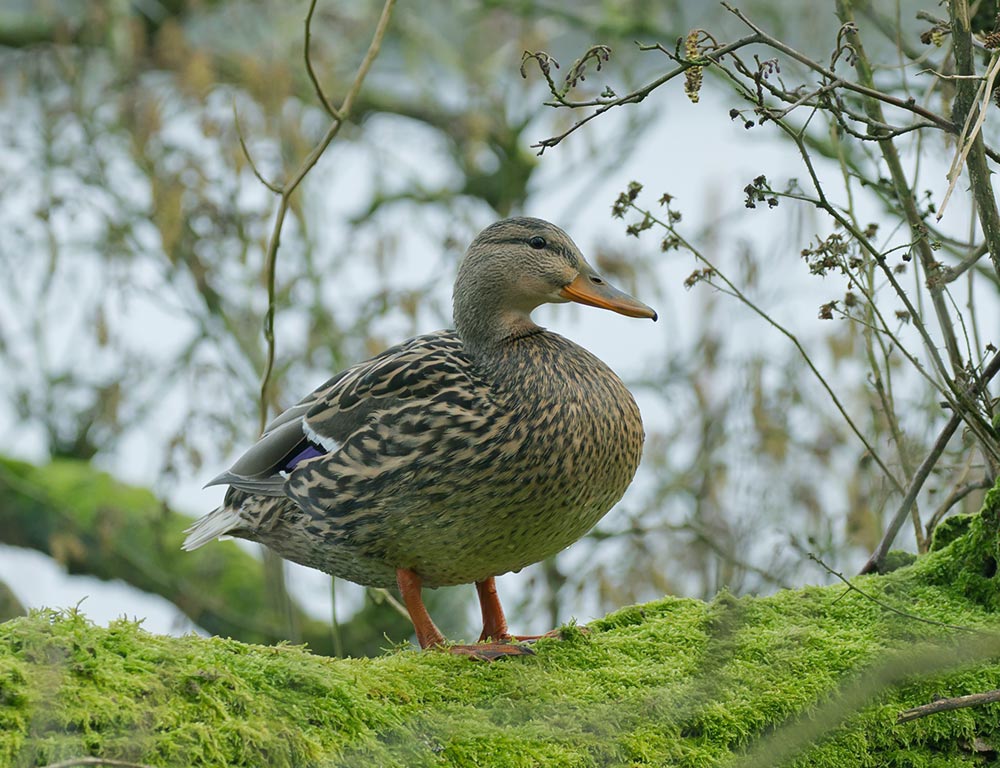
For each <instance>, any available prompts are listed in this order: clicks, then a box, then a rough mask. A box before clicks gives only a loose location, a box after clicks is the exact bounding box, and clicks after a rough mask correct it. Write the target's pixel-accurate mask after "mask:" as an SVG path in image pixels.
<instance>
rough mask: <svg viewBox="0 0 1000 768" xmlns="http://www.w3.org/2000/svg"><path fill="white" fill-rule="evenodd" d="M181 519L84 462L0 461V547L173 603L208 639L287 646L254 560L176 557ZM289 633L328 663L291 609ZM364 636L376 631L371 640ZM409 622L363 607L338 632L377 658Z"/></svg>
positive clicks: (220, 550) (326, 634)
mask: <svg viewBox="0 0 1000 768" xmlns="http://www.w3.org/2000/svg"><path fill="white" fill-rule="evenodd" d="M191 522H192V520H191V518H189V517H186V516H184V515H181V514H178V513H177V512H175V511H173V510H171V509H170V508H169V507H168V506H167V505H166V504H164V503H163V502H162V501H160V500H159V499H157V498H156V496H154V495H153V494H152V493H151V492H150V491H148V490H147V489H145V488H138V487H135V486H131V485H126V484H124V483H121V482H119V481H117V480H116V479H114V478H113V477H111V476H110V475H108V474H106V473H104V472H100V471H98V470H96V469H95V468H94V467H93V466H92V465H90V464H88V463H87V462H84V461H78V460H72V459H57V460H54V461H52V462H51V463H49V464H46V465H43V466H36V465H33V464H28V463H25V462H22V461H16V460H13V459H9V458H4V457H0V542H3V543H4V544H11V545H13V546H19V547H27V548H30V549H35V550H37V551H39V552H43V553H45V554H47V555H50V556H51V557H53V558H55V559H56V560H57V561H59V562H60V563H62V564H63V565H64V566H65V567H66V568H67V570H69V572H70V573H84V574H88V575H90V576H96V577H97V578H99V579H122V580H123V581H125V582H127V583H129V584H131V585H133V586H135V587H137V588H138V589H141V590H143V591H146V592H151V593H153V594H156V595H160V596H161V597H165V598H166V599H167V600H170V601H171V602H173V603H174V604H175V605H177V607H178V608H179V609H180V610H181V611H182V612H183V613H184V614H185V615H187V616H188V617H189V618H190V619H191V620H192V621H193V622H194V623H195V624H197V625H198V626H200V627H202V628H204V629H205V630H206V631H207V632H209V633H211V634H213V635H221V636H223V637H234V638H238V639H240V640H243V641H245V642H252V643H277V642H282V641H284V640H287V639H288V620H287V617H286V616H284V615H279V614H278V613H277V612H276V611H275V609H274V608H273V604H272V601H269V600H268V599H267V591H266V589H265V585H264V574H263V571H262V568H261V563H260V561H259V560H257V559H255V558H254V557H253V556H252V555H250V554H248V553H246V552H244V551H243V550H242V549H240V548H239V547H238V546H237V545H236V544H235V543H234V542H218V543H213V544H212V545H211V546H210V547H205V548H203V549H200V550H198V551H196V552H183V551H181V548H180V547H181V542H182V541H183V540H184V529H185V528H186V527H187V526H189V525H190V524H191ZM292 624H293V625H294V627H295V628H296V629H297V631H298V636H299V638H301V640H302V641H303V642H305V643H307V644H308V645H309V647H310V648H312V649H313V651H314V652H316V653H321V654H333V651H334V648H333V636H332V632H331V629H330V624H329V623H328V622H323V621H317V620H315V619H313V618H310V617H309V616H308V615H306V614H305V613H304V612H303V611H302V610H301V609H299V608H298V607H295V606H293V616H292ZM373 627H378V629H377V631H376V630H374V629H373ZM411 629H412V628H411V627H410V624H409V621H407V620H406V619H405V618H404V617H401V616H399V615H398V614H397V613H396V612H395V611H394V610H392V609H391V608H389V607H388V606H384V605H383V606H379V605H374V604H368V605H366V607H365V609H364V610H363V611H362V613H361V614H359V615H358V616H356V617H355V619H354V620H352V621H351V622H350V623H347V624H345V625H343V626H342V627H341V635H342V638H343V645H344V647H345V648H346V649H348V650H349V651H350V652H352V653H354V654H362V653H365V654H371V653H378V652H379V651H380V650H381V648H382V647H384V646H385V644H386V643H385V636H386V635H388V636H389V637H392V638H399V639H404V638H406V637H409V635H410V632H411Z"/></svg>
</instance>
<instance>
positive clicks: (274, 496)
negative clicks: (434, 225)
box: [183, 217, 657, 660]
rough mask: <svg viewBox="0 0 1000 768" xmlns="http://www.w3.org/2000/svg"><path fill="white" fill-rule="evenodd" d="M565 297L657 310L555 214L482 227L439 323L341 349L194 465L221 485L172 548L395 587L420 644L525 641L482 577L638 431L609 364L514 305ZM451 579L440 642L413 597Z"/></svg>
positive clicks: (542, 536) (627, 472)
mask: <svg viewBox="0 0 1000 768" xmlns="http://www.w3.org/2000/svg"><path fill="white" fill-rule="evenodd" d="M567 302H576V303H578V304H583V305H586V306H589V307H597V308H602V309H606V310H611V311H613V312H616V313H618V314H621V315H625V316H627V317H632V318H649V319H652V320H654V321H655V320H656V319H657V314H656V312H655V311H654V310H653V309H652V308H650V307H649V306H647V305H646V304H643V303H642V302H640V301H639V300H638V299H635V298H633V297H632V296H630V295H628V294H627V293H625V292H623V291H621V290H619V289H618V288H616V287H614V286H613V285H612V284H611V283H610V282H609V281H608V280H606V279H605V278H604V277H602V276H601V275H600V274H599V273H598V271H597V270H596V269H595V268H594V267H593V266H591V265H590V264H589V263H588V262H587V260H586V259H585V258H584V256H583V254H582V253H581V252H580V249H579V248H578V247H577V246H576V244H575V243H574V242H573V241H572V239H570V237H569V235H567V234H566V232H564V231H563V230H562V229H560V228H559V227H557V226H556V225H554V224H551V223H549V222H547V221H544V220H542V219H537V218H529V217H516V218H508V219H504V220H501V221H498V222H496V223H494V224H491V225H490V226H488V227H486V228H485V229H484V230H483V231H482V232H480V233H479V235H477V236H476V237H475V239H473V241H472V243H471V244H470V245H469V247H468V250H467V251H466V253H465V255H464V257H463V259H462V261H461V264H460V266H459V269H458V272H457V276H456V279H455V284H454V289H453V319H454V328H453V329H448V330H440V331H435V332H433V333H427V334H424V335H420V336H416V337H414V338H411V339H409V340H407V341H404V342H402V343H401V344H397V345H395V346H393V347H390V348H389V349H387V350H385V351H384V352H382V353H381V354H378V355H376V356H374V357H372V358H370V359H368V360H365V361H363V362H360V363H357V364H356V365H353V366H351V367H349V368H347V369H346V370H344V371H342V372H340V373H338V374H337V375H335V376H333V378H331V379H329V380H328V381H327V382H326V383H324V384H323V385H322V386H320V387H319V388H317V389H316V390H314V391H313V392H311V393H310V394H309V395H307V396H306V397H305V398H303V399H302V400H300V401H299V402H298V403H296V404H295V405H293V406H292V407H290V408H288V409H287V410H286V411H284V412H283V413H281V414H280V415H278V416H277V417H276V418H275V419H274V420H273V421H271V423H270V424H268V425H267V427H266V429H265V431H264V433H263V435H262V436H261V437H260V438H259V440H258V441H257V442H256V443H255V444H254V445H253V446H251V447H250V448H249V450H247V451H246V453H244V454H243V455H242V456H241V457H240V458H239V459H238V460H237V461H236V462H235V463H234V464H233V465H232V467H230V468H229V469H228V470H226V471H225V472H223V473H222V474H220V475H218V476H217V477H216V478H214V479H213V480H212V481H211V482H209V483H208V485H207V486H206V487H208V486H213V485H226V486H228V489H227V491H226V494H225V498H224V501H223V504H222V505H221V506H219V507H218V508H216V509H215V510H213V511H212V512H210V513H208V514H207V515H205V516H204V517H202V518H201V519H199V520H198V521H197V522H196V523H195V524H194V525H192V526H191V527H190V528H189V529H188V530H187V531H186V533H187V538H186V540H185V542H184V545H183V548H184V549H186V550H193V549H197V548H198V547H201V546H202V545H204V544H206V543H208V542H210V541H212V540H214V539H217V538H220V537H223V536H225V537H236V538H241V539H246V540H249V541H253V542H258V543H260V544H263V545H265V546H267V547H269V548H270V549H271V550H273V551H274V552H276V553H277V554H279V555H280V556H281V557H283V558H285V559H287V560H291V561H293V562H296V563H300V564H302V565H305V566H308V567H310V568H315V569H317V570H320V571H322V572H325V573H327V574H330V575H332V576H336V577H340V578H343V579H347V580H349V581H352V582H355V583H357V584H361V585H364V586H369V587H384V588H397V589H398V590H399V593H400V595H401V596H402V601H403V604H404V605H405V607H406V609H407V611H408V613H409V615H410V618H411V620H412V622H413V627H414V631H415V634H416V640H417V642H418V644H419V645H420V647H421V648H422V649H440V650H445V651H448V652H450V653H454V654H459V655H466V656H469V657H472V658H475V659H484V660H493V659H495V658H501V657H504V656H509V655H520V654H525V653H531V651H530V650H529V649H528V647H527V646H526V645H525V644H524V643H522V642H520V641H522V640H527V639H529V638H528V636H523V635H521V636H515V635H511V634H510V632H509V630H508V626H507V621H506V618H505V616H504V612H503V608H502V606H501V603H500V599H499V597H498V594H497V589H496V577H497V576H500V575H502V574H505V573H509V572H517V571H520V570H521V569H522V568H525V567H526V566H528V565H531V564H533V563H537V562H539V561H542V560H544V559H546V558H549V557H552V556H553V555H555V554H556V553H558V552H560V551H562V550H563V549H565V548H567V547H568V546H570V545H571V544H572V543H574V542H575V541H577V540H578V539H580V538H581V537H582V536H583V535H584V534H586V533H587V532H588V531H589V530H590V529H591V528H592V527H593V526H594V525H595V524H596V523H597V522H598V521H599V520H600V519H601V518H602V517H604V515H605V514H606V513H607V512H608V511H609V510H610V509H611V508H612V507H613V506H614V505H615V504H616V503H617V502H618V501H619V500H620V499H621V497H622V496H623V495H624V493H625V490H626V489H627V488H628V486H629V485H630V483H631V482H632V479H633V477H634V475H635V472H636V469H637V468H638V466H639V461H640V458H641V456H642V447H643V441H644V437H645V435H644V431H643V426H642V418H641V415H640V412H639V408H638V406H637V405H636V402H635V399H634V398H633V397H632V394H631V393H630V392H629V390H628V388H627V387H626V386H625V384H624V383H623V382H622V380H621V379H620V378H619V377H618V376H617V375H616V374H615V373H614V372H613V371H612V370H611V368H609V367H608V366H607V365H606V364H605V363H603V362H602V361H601V360H599V359H598V358H597V357H596V356H594V355H593V354H591V353H590V352H588V351H587V350H586V349H584V348H583V347H581V346H579V345H577V344H575V343H574V342H572V341H570V340H569V339H567V338H565V337H563V336H561V335H559V334H557V333H554V332H552V331H550V330H547V329H545V328H543V327H541V326H539V325H537V324H536V323H535V322H534V321H533V320H532V319H531V313H532V311H533V310H534V309H536V308H537V307H539V306H541V305H542V304H550V303H551V304H564V303H567ZM459 584H475V585H476V590H477V594H478V597H479V602H480V607H481V612H482V619H483V629H482V633H481V635H480V637H479V641H478V642H477V643H473V644H453V643H447V642H446V640H445V638H444V636H443V635H442V633H441V632H440V631H439V630H438V628H437V627H436V626H435V624H434V622H433V620H432V619H431V617H430V615H429V613H428V611H427V609H426V606H425V605H424V602H423V598H422V590H423V588H425V587H426V588H437V587H445V586H453V585H459Z"/></svg>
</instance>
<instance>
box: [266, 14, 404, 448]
mask: <svg viewBox="0 0 1000 768" xmlns="http://www.w3.org/2000/svg"><path fill="white" fill-rule="evenodd" d="M395 2H396V0H386V2H385V5H384V6H383V7H382V14H381V16H379V20H378V24H377V25H376V27H375V32H374V34H373V35H372V41H371V43H370V44H369V46H368V51H367V52H366V53H365V57H364V59H363V60H362V62H361V66H359V67H358V70H357V73H356V74H355V76H354V81H353V82H352V83H351V86H350V88H349V89H348V91H347V94H346V95H345V96H344V100H343V102H341V105H340V109H338V110H335V114H336V115H337V117H335V118H334V119H333V122H332V123H331V124H330V127H329V128H327V130H326V133H325V134H324V135H323V138H321V139H320V140H319V143H317V144H316V146H314V147H313V148H312V151H311V152H310V153H309V155H308V156H307V157H306V158H305V160H303V161H302V164H301V165H300V166H299V168H298V170H297V171H296V172H295V174H294V175H293V176H292V178H291V179H289V180H288V181H287V182H286V183H285V184H284V185H282V187H281V200H280V201H279V203H278V210H277V213H276V214H275V217H274V226H273V227H272V229H271V236H270V239H269V240H268V243H267V254H266V257H265V262H264V275H265V281H266V283H267V311H266V313H265V315H264V339H265V341H266V342H267V355H266V358H265V362H264V374H263V376H262V377H261V382H260V431H261V432H263V431H264V428H265V426H266V425H267V410H268V400H269V389H270V386H271V375H272V373H273V372H274V355H275V344H274V313H275V289H274V279H275V271H276V267H277V255H278V244H279V242H280V240H281V230H282V227H283V226H284V223H285V214H286V213H287V212H288V206H289V201H290V198H291V195H292V193H293V192H294V191H295V190H296V189H297V188H298V186H299V184H300V183H301V182H302V180H303V179H304V178H305V177H306V174H307V173H309V171H311V170H312V168H313V166H315V165H316V163H317V161H318V160H319V158H320V157H321V156H322V154H323V152H325V151H326V148H327V147H328V146H329V145H330V142H331V141H333V139H334V137H336V135H337V133H338V132H339V131H340V128H341V126H342V125H343V124H344V122H345V121H346V120H347V119H348V118H349V117H350V114H351V107H352V106H353V105H354V100H355V99H356V98H357V95H358V92H359V91H360V90H361V85H362V83H363V82H364V80H365V76H366V75H367V74H368V71H369V70H370V69H371V66H372V63H373V62H374V61H375V57H376V56H377V55H378V52H379V49H380V48H381V46H382V39H383V38H384V37H385V31H386V28H387V27H388V26H389V18H390V17H391V15H392V8H393V6H394V5H395Z"/></svg>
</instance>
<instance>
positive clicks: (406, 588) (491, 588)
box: [396, 568, 546, 661]
mask: <svg viewBox="0 0 1000 768" xmlns="http://www.w3.org/2000/svg"><path fill="white" fill-rule="evenodd" d="M396 584H397V585H398V586H399V591H400V593H401V594H402V596H403V604H404V605H405V606H406V610H407V611H408V612H409V614H410V620H411V621H412V622H413V629H414V630H415V631H416V634H417V642H418V643H419V644H420V647H421V648H423V649H425V650H426V649H429V648H430V649H435V650H442V651H445V652H447V653H454V654H456V655H458V656H468V657H469V658H471V659H477V660H479V661H495V660H497V659H501V658H504V657H506V656H532V655H534V653H535V652H534V651H533V650H531V648H529V647H527V646H525V645H518V644H517V643H518V641H521V640H527V641H531V640H537V639H538V638H539V637H546V635H531V636H530V637H529V636H525V637H519V636H516V635H511V634H510V633H509V632H508V631H507V619H506V617H505V616H504V615H503V607H502V606H501V605H500V598H499V597H498V596H497V588H496V582H495V581H494V579H493V577H492V576H491V577H490V578H488V579H485V580H484V581H477V582H476V592H478V593H479V606H480V608H481V609H482V614H483V631H482V634H481V635H480V636H479V642H478V643H474V644H472V645H448V644H447V643H446V641H445V639H444V635H442V634H441V630H439V629H438V628H437V627H436V626H435V624H434V621H433V620H432V619H431V616H430V614H429V613H428V612H427V608H426V606H425V605H424V601H423V598H422V597H421V595H420V588H421V585H422V581H421V579H420V576H418V575H417V574H416V573H414V572H413V571H411V570H410V569H408V568H397V569H396Z"/></svg>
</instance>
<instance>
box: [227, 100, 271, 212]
mask: <svg viewBox="0 0 1000 768" xmlns="http://www.w3.org/2000/svg"><path fill="white" fill-rule="evenodd" d="M233 125H235V126H236V135H237V137H239V140H240V148H241V149H242V150H243V156H244V157H245V158H246V159H247V162H248V163H249V164H250V170H252V171H253V175H254V176H256V177H257V181H259V182H260V183H261V184H263V185H264V186H265V187H267V188H268V189H269V190H271V191H272V192H274V194H276V195H280V194H281V187H279V186H278V185H277V184H275V183H274V182H272V181H269V180H268V179H267V178H265V176H264V174H262V173H261V172H260V170H258V168H257V164H256V163H255V162H254V161H253V155H251V154H250V149H249V148H248V147H247V142H246V139H245V138H244V137H243V129H242V128H241V127H240V115H239V113H238V112H237V111H236V99H235V98H234V99H233Z"/></svg>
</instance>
